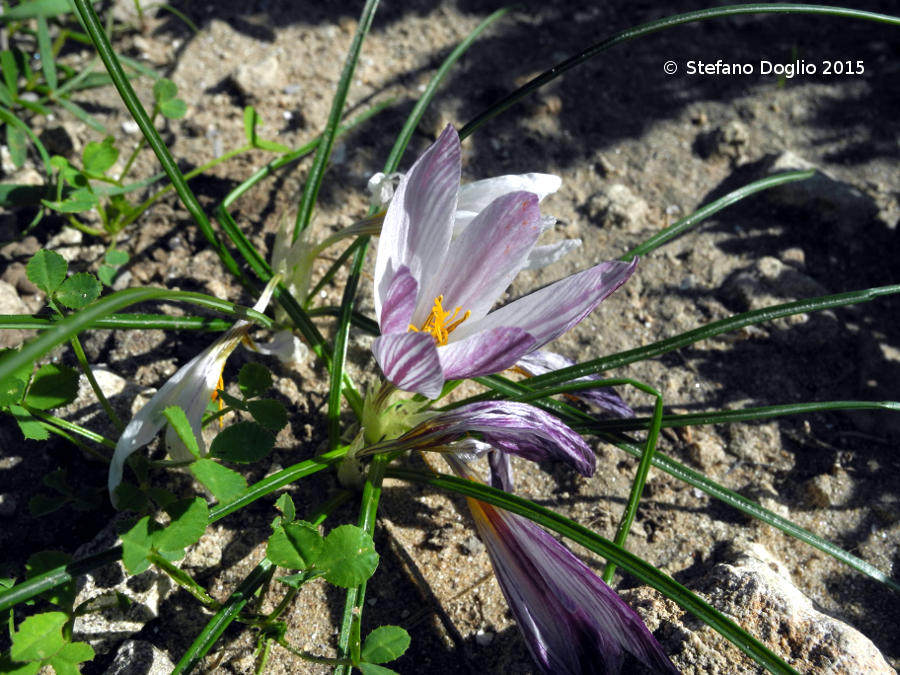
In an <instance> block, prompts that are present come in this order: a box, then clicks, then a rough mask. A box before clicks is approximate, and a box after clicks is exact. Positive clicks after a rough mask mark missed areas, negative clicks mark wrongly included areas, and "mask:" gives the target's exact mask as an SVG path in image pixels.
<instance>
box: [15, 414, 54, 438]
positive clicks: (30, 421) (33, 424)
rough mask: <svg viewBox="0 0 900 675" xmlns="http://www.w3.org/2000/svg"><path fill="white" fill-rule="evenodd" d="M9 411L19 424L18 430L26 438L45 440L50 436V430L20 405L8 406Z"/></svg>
mask: <svg viewBox="0 0 900 675" xmlns="http://www.w3.org/2000/svg"><path fill="white" fill-rule="evenodd" d="M9 412H10V414H12V416H13V418H14V419H15V420H16V424H18V425H19V431H21V432H22V435H23V436H24V437H25V439H26V440H29V441H46V440H47V439H48V438H50V432H49V431H47V429H46V428H45V427H44V425H43V424H41V423H40V422H39V421H38V420H36V419H35V418H34V416H33V415H32V414H31V413H30V412H28V411H27V410H25V408H23V407H22V406H20V405H11V406H9Z"/></svg>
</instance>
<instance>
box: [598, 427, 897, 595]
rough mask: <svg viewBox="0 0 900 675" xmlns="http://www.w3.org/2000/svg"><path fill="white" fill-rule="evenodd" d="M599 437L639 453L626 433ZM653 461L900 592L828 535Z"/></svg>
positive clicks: (678, 467)
mask: <svg viewBox="0 0 900 675" xmlns="http://www.w3.org/2000/svg"><path fill="white" fill-rule="evenodd" d="M598 436H599V437H600V438H602V439H603V440H606V441H608V442H610V443H613V444H614V445H615V446H616V447H618V448H619V449H621V450H624V451H625V452H627V453H629V454H630V455H634V456H635V457H638V456H640V452H641V448H640V446H639V445H637V444H636V443H635V442H634V441H633V440H632V439H630V438H628V437H627V436H624V435H621V434H617V435H613V434H598ZM653 465H654V466H655V467H658V468H660V469H662V470H663V471H665V472H666V473H668V474H670V475H671V476H674V477H675V478H678V479H679V480H682V481H684V482H685V483H687V484H688V485H691V486H692V487H695V488H698V489H700V490H702V491H703V492H705V493H706V494H708V495H709V496H711V497H715V498H716V499H718V500H719V501H721V502H724V503H725V504H728V505H729V506H733V507H734V508H736V509H737V510H739V511H741V512H743V513H746V514H747V515H749V516H751V517H753V518H756V519H757V520H761V521H762V522H764V523H766V524H767V525H771V526H772V527H776V528H778V529H779V530H781V531H782V532H784V533H785V534H788V535H790V536H792V537H794V538H796V539H799V540H800V541H802V542H804V543H806V544H809V545H810V546H813V547H815V548H817V549H819V550H820V551H822V552H823V553H827V554H828V555H830V556H832V557H833V558H835V559H836V560H840V561H841V562H842V563H844V564H845V565H847V566H848V567H850V568H852V569H854V570H856V571H857V572H860V573H862V574H865V575H866V576H868V577H870V578H871V579H874V580H875V581H878V582H880V583H882V584H884V585H885V586H887V587H889V588H890V589H891V590H892V591H894V592H896V593H900V582H898V581H896V580H894V579H892V578H891V577H889V576H888V575H887V574H885V573H884V572H882V571H881V570H880V569H878V568H877V567H875V566H874V565H872V564H870V563H868V562H866V561H865V560H863V559H861V558H858V557H856V556H855V555H853V554H852V553H848V552H847V551H845V550H844V549H842V548H840V547H839V546H836V545H835V544H832V543H831V542H830V541H828V540H827V539H823V538H822V537H820V536H818V535H817V534H814V533H813V532H810V531H809V530H806V529H804V528H802V527H800V526H799V525H797V524H796V523H793V522H791V521H790V520H788V519H787V518H784V517H782V516H779V515H778V514H777V513H774V512H772V511H769V510H768V509H766V508H764V507H763V506H761V505H760V504H758V503H756V502H754V501H752V500H750V499H747V498H746V497H743V496H741V495H739V494H738V493H736V492H734V491H732V490H729V489H728V488H726V487H724V486H722V485H719V484H718V483H716V482H715V481H712V480H710V479H709V478H707V477H706V476H704V475H703V474H701V473H698V472H696V471H694V470H692V469H689V468H688V467H686V466H685V465H684V464H681V463H680V462H677V461H675V460H674V459H671V458H669V457H667V456H666V455H664V454H662V453H657V454H656V456H655V457H654V458H653Z"/></svg>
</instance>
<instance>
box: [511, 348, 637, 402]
mask: <svg viewBox="0 0 900 675" xmlns="http://www.w3.org/2000/svg"><path fill="white" fill-rule="evenodd" d="M574 365H575V362H574V361H573V360H572V359H570V358H568V357H565V356H563V355H562V354H557V353H556V352H551V351H549V350H546V349H537V350H535V351H533V352H531V353H530V354H526V355H525V356H523V357H522V358H521V359H519V361H518V363H516V367H517V368H519V369H520V370H522V371H524V372H525V373H526V374H528V375H532V376H536V375H543V374H545V373H551V372H553V371H554V370H560V369H561V368H568V367H569V366H574ZM600 379H601V378H600V376H599V375H586V376H584V377H579V378H577V379H574V380H572V381H573V382H590V381H593V380H600ZM571 395H572V396H574V397H575V398H579V399H581V400H582V401H585V402H586V403H590V404H592V405H595V406H597V407H598V408H600V409H601V410H602V411H603V412H606V413H609V414H610V415H615V416H616V417H634V410H632V409H631V406H629V405H628V404H627V403H625V401H623V400H622V397H621V396H619V394H617V393H616V391H615V389H613V388H612V387H595V388H593V389H582V390H580V391H575V392H572V393H571Z"/></svg>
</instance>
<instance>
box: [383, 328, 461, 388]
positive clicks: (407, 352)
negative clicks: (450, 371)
mask: <svg viewBox="0 0 900 675" xmlns="http://www.w3.org/2000/svg"><path fill="white" fill-rule="evenodd" d="M372 352H373V353H374V354H375V360H376V361H378V365H379V366H381V370H382V372H384V376H385V377H386V378H387V379H388V380H389V381H390V382H392V383H393V384H394V385H396V386H397V387H398V388H400V389H404V390H406V391H414V392H416V393H418V394H422V395H423V396H426V397H428V398H437V397H438V396H439V395H440V393H441V389H442V388H443V386H444V373H443V371H442V370H441V362H440V360H439V359H438V352H437V347H435V345H434V338H432V337H431V334H430V333H390V334H388V335H382V336H381V337H379V338H377V339H376V340H375V343H374V344H373V345H372Z"/></svg>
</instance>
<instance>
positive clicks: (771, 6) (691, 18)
mask: <svg viewBox="0 0 900 675" xmlns="http://www.w3.org/2000/svg"><path fill="white" fill-rule="evenodd" d="M738 14H810V15H818V16H835V17H840V18H842V19H862V20H866V21H875V22H878V23H886V24H891V25H894V26H900V18H898V17H895V16H888V15H887V14H878V13H876V12H866V11H863V10H858V9H848V8H846V7H828V6H825V5H800V4H791V3H751V4H747V5H727V6H724V7H711V8H709V9H702V10H699V11H695V12H686V13H685V14H676V15H675V16H668V17H666V18H664V19H658V20H656V21H650V22H648V23H644V24H641V25H640V26H635V27H634V28H628V29H627V30H623V31H619V32H618V33H615V34H614V35H612V36H610V37H608V38H606V39H605V40H602V41H600V42H598V43H596V44H595V45H593V46H591V47H589V48H587V49H585V50H584V51H582V52H579V53H578V54H576V55H575V56H573V57H571V58H568V59H566V60H565V61H562V62H561V63H558V64H556V65H555V66H553V67H552V68H551V69H550V70H547V71H545V72H544V73H541V74H540V75H538V76H537V77H535V78H534V79H532V80H530V81H529V82H526V83H525V84H524V85H522V86H521V87H519V88H518V89H516V90H515V91H514V92H512V93H511V94H508V95H507V96H505V97H504V98H503V99H501V100H500V101H498V102H497V103H495V104H494V105H492V106H490V107H489V108H488V109H487V110H485V111H484V112H482V113H479V114H478V115H477V116H476V117H475V118H474V119H473V120H472V121H470V122H469V123H468V124H466V125H465V126H464V127H463V128H462V129H461V130H460V132H459V137H460V138H465V137H466V136H468V135H470V134H471V133H472V132H474V131H475V130H476V129H478V128H479V127H481V126H482V125H484V124H486V123H487V122H488V121H490V120H491V119H493V118H494V117H496V116H497V115H499V114H500V113H502V112H503V111H505V110H507V109H508V108H510V107H512V106H513V105H515V104H516V103H518V102H519V101H521V100H522V99H523V98H525V97H526V96H528V95H529V94H531V93H533V92H534V91H537V90H538V89H540V88H541V87H543V86H544V85H545V84H548V83H549V82H552V81H553V80H555V79H556V78H557V77H559V76H560V75H562V74H563V73H565V72H568V71H569V70H571V69H572V68H575V67H576V66H578V65H580V64H581V63H584V62H585V61H587V60H588V59H591V58H593V57H594V56H597V55H598V54H600V53H602V52H604V51H606V50H607V49H610V48H611V47H615V46H616V45H618V44H621V43H623V42H628V41H629V40H634V39H635V38H639V37H643V36H645V35H650V34H651V33H655V32H657V31H660V30H665V29H667V28H673V27H675V26H681V25H684V24H687V23H693V22H695V21H706V20H708V19H719V18H722V17H726V16H735V15H738Z"/></svg>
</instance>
